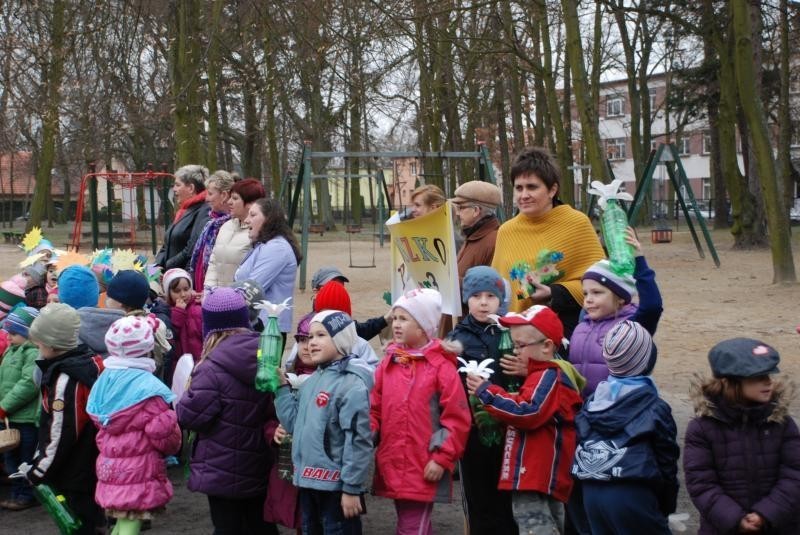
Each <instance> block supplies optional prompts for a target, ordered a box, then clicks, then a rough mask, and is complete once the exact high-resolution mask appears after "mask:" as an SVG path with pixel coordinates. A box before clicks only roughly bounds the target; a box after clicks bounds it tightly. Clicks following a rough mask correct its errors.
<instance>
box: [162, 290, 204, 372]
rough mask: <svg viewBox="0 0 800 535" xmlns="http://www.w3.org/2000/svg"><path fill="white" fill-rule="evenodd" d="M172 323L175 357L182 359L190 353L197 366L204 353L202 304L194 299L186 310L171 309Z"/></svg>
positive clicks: (179, 308)
mask: <svg viewBox="0 0 800 535" xmlns="http://www.w3.org/2000/svg"><path fill="white" fill-rule="evenodd" d="M170 321H171V322H172V335H173V342H172V345H173V348H174V349H175V355H177V356H178V358H180V357H181V355H183V354H184V353H190V354H191V355H192V357H193V358H194V362H195V364H197V363H198V362H199V361H200V355H201V354H202V352H203V308H202V307H201V306H200V303H198V302H197V301H195V300H194V299H192V300H190V301H189V303H188V304H187V305H186V308H181V307H176V306H173V307H171V310H170Z"/></svg>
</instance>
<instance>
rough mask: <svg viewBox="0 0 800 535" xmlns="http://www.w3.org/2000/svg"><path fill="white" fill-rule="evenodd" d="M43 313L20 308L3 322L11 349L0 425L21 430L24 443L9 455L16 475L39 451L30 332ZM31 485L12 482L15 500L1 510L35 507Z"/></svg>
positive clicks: (3, 365) (1, 384) (1, 370)
mask: <svg viewBox="0 0 800 535" xmlns="http://www.w3.org/2000/svg"><path fill="white" fill-rule="evenodd" d="M38 315H39V311H38V310H36V309H35V308H33V307H18V308H16V309H14V310H12V311H11V313H10V314H9V315H8V316H7V317H6V319H5V321H4V322H3V328H4V329H5V330H6V332H8V338H9V344H10V345H9V347H8V349H7V350H6V351H5V352H4V353H3V358H2V360H0V422H3V421H4V419H6V418H7V419H8V420H6V421H7V422H10V423H11V427H12V428H13V429H17V430H19V433H20V439H21V440H20V444H19V446H17V447H16V448H15V449H13V450H11V451H7V452H6V453H5V470H6V472H7V473H8V474H13V473H15V472H16V471H17V470H18V469H19V465H20V464H22V463H28V464H30V463H31V461H32V460H33V453H34V452H35V451H36V436H37V434H38V431H37V429H36V423H37V421H38V419H39V403H40V402H39V389H38V388H37V387H36V383H34V382H33V370H34V368H35V367H36V357H38V356H39V350H38V349H36V346H35V345H33V344H32V343H31V342H29V341H28V329H29V328H30V326H31V323H32V322H33V320H34V318H36V316H38ZM36 503H37V502H36V499H35V498H34V497H33V492H32V491H31V488H30V485H29V484H28V482H27V481H25V479H24V478H23V479H12V480H11V497H10V498H9V499H7V500H3V501H1V502H0V507H2V508H3V509H10V510H12V511H21V510H22V509H27V508H28V507H32V506H33V505H35V504H36Z"/></svg>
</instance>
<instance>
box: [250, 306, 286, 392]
mask: <svg viewBox="0 0 800 535" xmlns="http://www.w3.org/2000/svg"><path fill="white" fill-rule="evenodd" d="M281 355H283V335H281V331H280V329H279V328H278V318H277V316H270V317H269V318H268V319H267V325H266V326H265V327H264V330H263V331H262V332H261V339H260V341H259V344H258V353H257V354H256V358H257V359H258V370H257V371H256V390H258V391H259V392H275V391H276V390H278V387H279V386H280V384H281V381H280V371H279V370H278V368H280V365H281Z"/></svg>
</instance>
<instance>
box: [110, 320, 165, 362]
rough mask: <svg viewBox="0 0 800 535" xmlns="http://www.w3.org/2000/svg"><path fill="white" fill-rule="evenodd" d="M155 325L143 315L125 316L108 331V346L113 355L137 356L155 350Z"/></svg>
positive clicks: (145, 354)
mask: <svg viewBox="0 0 800 535" xmlns="http://www.w3.org/2000/svg"><path fill="white" fill-rule="evenodd" d="M154 344H155V339H154V338H153V326H152V325H151V324H150V323H149V322H148V321H147V318H145V317H142V316H125V317H124V318H120V319H118V320H117V321H115V322H114V323H112V324H111V327H109V328H108V331H107V332H106V347H107V348H108V354H109V356H111V357H122V358H137V357H144V356H148V355H150V353H152V352H153V345H154Z"/></svg>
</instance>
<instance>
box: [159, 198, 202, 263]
mask: <svg viewBox="0 0 800 535" xmlns="http://www.w3.org/2000/svg"><path fill="white" fill-rule="evenodd" d="M210 210H211V208H210V207H209V206H208V204H206V203H205V201H203V200H198V202H196V203H195V204H193V205H191V206H189V207H188V208H186V210H185V211H184V212H183V215H182V216H181V218H180V219H179V220H177V221H175V222H173V223H172V224H171V225H170V226H169V228H168V229H167V231H166V233H165V234H164V245H162V246H161V250H160V251H158V254H157V255H156V260H155V264H156V265H158V266H161V267H162V268H163V269H164V271H166V270H168V269H172V268H183V269H186V270H188V269H190V266H189V261H190V260H191V258H192V251H193V250H194V244H195V242H196V241H197V238H198V237H199V236H200V233H201V232H203V227H205V226H206V222H207V221H208V216H209V213H210Z"/></svg>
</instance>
